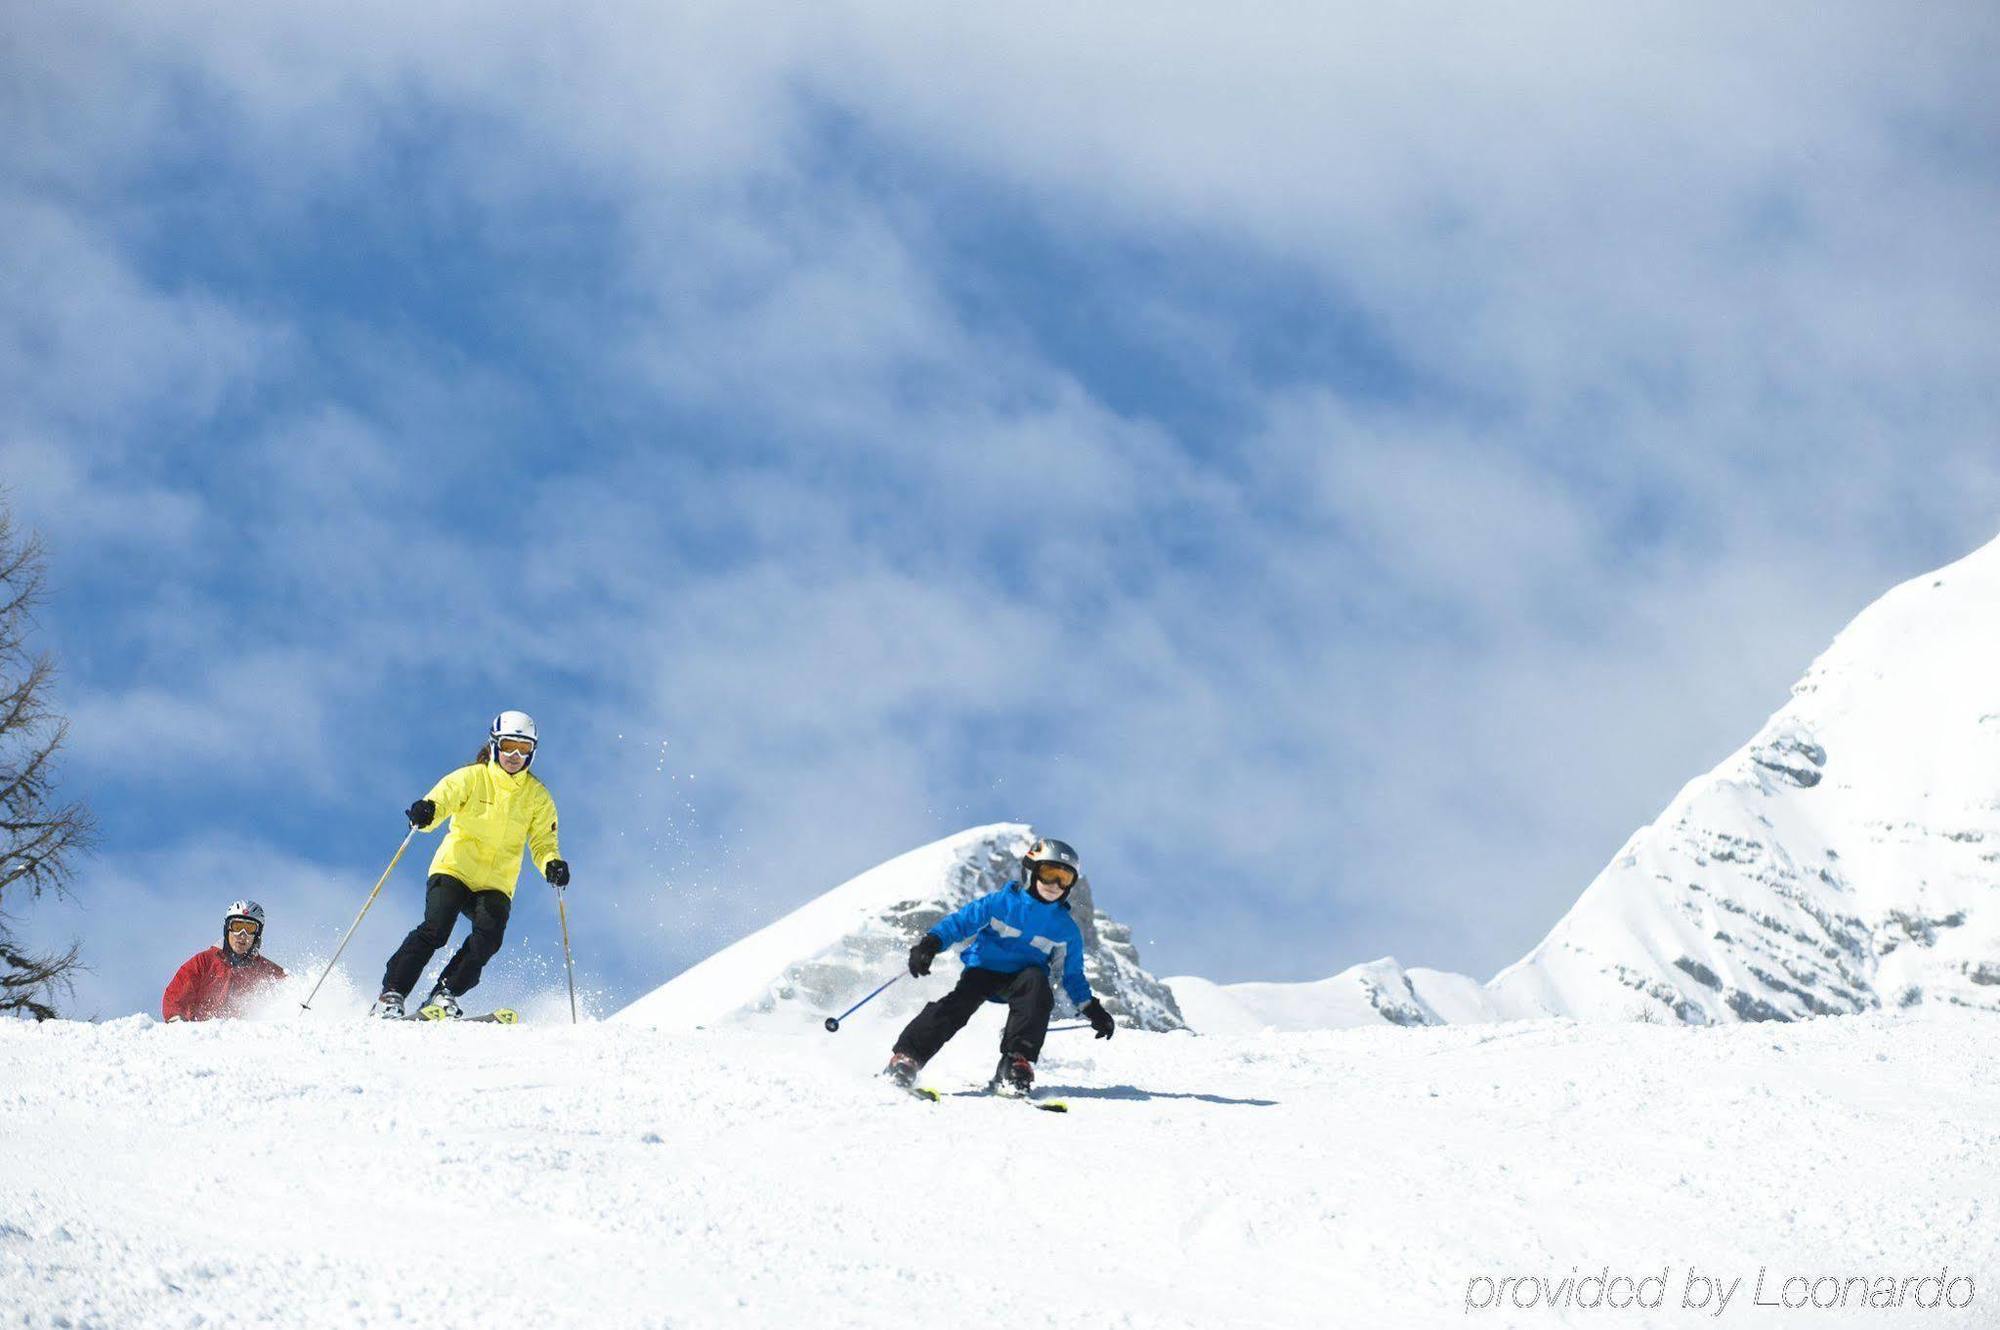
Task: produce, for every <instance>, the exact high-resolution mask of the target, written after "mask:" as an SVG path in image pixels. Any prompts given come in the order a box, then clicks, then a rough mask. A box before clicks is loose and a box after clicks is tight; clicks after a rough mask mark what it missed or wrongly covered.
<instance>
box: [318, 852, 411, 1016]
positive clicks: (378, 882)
mask: <svg viewBox="0 0 2000 1330" xmlns="http://www.w3.org/2000/svg"><path fill="white" fill-rule="evenodd" d="M416 834H417V829H416V828H415V827H411V828H410V829H409V830H408V831H406V832H404V833H403V843H402V844H401V845H398V846H397V847H396V853H395V855H394V856H393V857H391V858H390V860H389V866H388V867H387V868H385V869H383V870H382V876H380V877H378V878H376V879H375V890H374V891H371V892H369V893H368V899H367V900H365V901H363V902H361V914H357V915H355V916H354V922H353V923H351V924H349V925H348V926H347V936H346V937H344V938H342V939H340V945H339V946H337V947H335V948H334V949H333V959H332V960H330V961H328V962H327V963H326V969H325V970H323V971H321V972H320V976H319V984H323V983H325V982H326V977H327V975H330V974H332V973H333V967H334V966H336V965H338V964H339V963H340V953H341V952H343V951H346V950H347V944H348V942H349V941H351V940H352V939H353V937H354V930H355V929H357V928H359V927H361V919H362V916H363V915H366V914H367V913H368V907H369V906H371V905H373V904H374V903H375V897H376V895H377V894H379V893H380V892H381V890H382V884H383V883H384V882H387V881H388V880H389V874H391V873H393V872H395V871H396V862H397V860H399V859H401V858H402V857H403V851H404V850H407V849H409V848H410V837H412V836H414V835H416ZM319 984H314V985H313V991H312V992H310V993H308V994H306V1000H305V1001H304V1002H301V1003H299V1007H300V1009H301V1010H304V1011H311V1010H312V1004H313V999H314V998H316V997H318V996H319Z"/></svg>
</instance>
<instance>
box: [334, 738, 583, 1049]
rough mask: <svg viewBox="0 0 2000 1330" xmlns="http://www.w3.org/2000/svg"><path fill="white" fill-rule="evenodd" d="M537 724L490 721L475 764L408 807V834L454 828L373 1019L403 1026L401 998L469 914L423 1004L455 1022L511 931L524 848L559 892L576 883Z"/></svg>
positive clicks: (434, 863) (392, 962)
mask: <svg viewBox="0 0 2000 1330" xmlns="http://www.w3.org/2000/svg"><path fill="white" fill-rule="evenodd" d="M537 742H538V740H537V736H536V733H535V722H534V719H533V718H532V717H530V716H529V715H528V714H527V713H526V712H524V711H503V712H501V713H500V714H499V715H497V716H495V717H494V718H493V724H492V726H491V728H490V730H489V732H488V734H487V741H486V743H485V744H484V745H483V746H482V747H481V748H480V750H479V756H478V757H477V758H475V759H474V760H473V762H472V763H471V765H469V766H463V767H460V768H459V769H458V770H456V771H454V772H451V773H450V774H448V775H447V776H445V777H444V779H442V780H440V781H439V782H438V783H437V784H436V785H434V786H432V787H431V792H430V793H429V794H427V795H425V796H424V797H423V798H421V799H419V800H417V801H416V802H415V803H413V804H411V805H410V807H409V810H408V812H407V813H406V814H405V816H407V817H408V818H409V819H410V825H411V826H413V827H415V828H417V829H418V830H419V831H429V830H432V829H433V828H435V827H438V826H440V825H442V824H443V822H444V820H445V819H446V818H450V819H451V830H450V831H448V832H446V833H445V838H444V844H442V845H440V846H438V849H437V853H436V854H435V855H433V856H432V858H431V874H430V881H429V883H428V884H427V885H426V887H425V890H424V921H423V922H422V923H421V924H418V925H417V926H416V927H415V928H413V929H411V930H410V935H409V936H408V937H406V938H404V939H403V945H402V946H400V947H398V948H396V954H395V955H393V956H391V957H390V958H389V965H388V968H387V969H386V970H385V971H383V974H382V996H381V997H380V998H378V999H377V1000H376V1002H375V1006H374V1009H373V1011H371V1012H370V1014H371V1015H374V1016H383V1017H391V1018H393V1017H400V1016H402V1015H403V1014H404V1013H403V999H404V998H405V997H406V996H408V994H409V991H410V988H411V986H412V985H414V984H415V983H416V982H417V980H418V979H419V978H421V977H422V976H423V972H424V967H425V966H427V965H429V964H430V960H431V957H432V956H434V955H436V954H437V950H438V948H440V947H442V946H443V945H444V944H445V943H446V942H448V941H450V940H451V930H452V926H453V925H454V924H456V923H457V922H458V917H459V916H460V915H464V916H465V917H466V918H467V919H470V920H471V921H472V933H471V935H470V936H469V937H467V938H466V939H465V941H464V943H463V944H461V945H460V947H459V949H458V954H457V955H455V956H453V957H452V958H451V963H450V964H449V965H446V966H445V967H444V973H443V974H442V975H440V976H439V977H438V982H437V986H436V987H435V988H433V989H432V990H431V995H430V996H429V997H428V998H426V999H424V1002H423V1012H424V1014H425V1015H427V1016H430V1017H432V1018H433V1019H440V1018H442V1019H456V1018H457V1017H458V1016H459V1015H460V1011H459V1006H458V999H459V998H461V997H463V996H464V995H465V994H466V993H467V992H469V991H471V989H472V986H473V985H474V984H476V983H478V982H479V972H480V970H481V969H483V968H484V967H485V965H486V962H487V961H489V960H491V959H492V958H493V953H494V952H496V951H498V950H500V940H501V938H502V937H503V936H504V935H505V934H506V931H507V916H508V913H509V912H510V911H511V910H512V909H513V906H514V885H515V883H516V882H517V881H518V880H519V879H520V876H521V849H522V847H523V846H526V847H527V850H528V853H529V855H530V856H531V857H532V858H533V860H534V863H535V867H536V868H537V869H539V870H540V871H541V874H542V876H543V877H544V878H546V879H548V883H549V885H550V886H552V887H563V886H567V885H568V884H569V865H568V864H566V863H564V862H563V859H562V849H561V847H560V846H558V845H557V844H556V801H555V800H554V798H552V797H551V796H550V794H549V790H548V787H547V786H546V785H544V784H542V782H541V781H540V780H539V779H537V778H536V777H535V776H533V775H531V774H529V771H528V765H529V764H530V763H531V762H533V761H534V760H535V747H536V744H537Z"/></svg>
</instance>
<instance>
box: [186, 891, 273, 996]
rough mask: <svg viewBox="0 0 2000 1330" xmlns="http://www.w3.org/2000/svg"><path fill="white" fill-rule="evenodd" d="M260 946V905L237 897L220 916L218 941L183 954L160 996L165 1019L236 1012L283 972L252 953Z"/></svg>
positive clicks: (261, 909) (261, 911)
mask: <svg viewBox="0 0 2000 1330" xmlns="http://www.w3.org/2000/svg"><path fill="white" fill-rule="evenodd" d="M263 945H264V907H263V906H261V905H259V904H258V903H257V902H256V901H237V902H236V903H235V904H233V905H231V906H230V907H229V913H228V914H226V915H224V916H223V919H222V945H221V946H219V947H210V948H209V949H208V950H207V951H203V952H197V953H196V954H195V955H193V956H190V957H188V960H187V964H185V965H183V966H181V968H180V969H179V970H178V971H177V972H176V973H175V974H174V978H173V982H172V983H170V984H168V985H167V992H166V995H165V996H164V997H162V998H161V999H160V1015H161V1016H163V1017H165V1018H166V1019H167V1020H169V1021H209V1020H214V1019H215V1018H217V1017H218V1016H241V1015H243V1014H244V1013H245V1012H246V1011H247V1010H248V1008H249V1006H250V1003H251V1002H252V1001H253V1000H254V999H255V998H256V997H257V996H258V995H259V994H261V993H263V992H264V991H265V990H267V989H268V988H270V986H271V985H273V984H275V983H277V982H278V981H279V980H280V979H283V978H284V977H285V972H284V971H283V970H281V969H279V968H278V967H277V966H276V965H274V964H272V963H271V962H270V961H267V960H265V959H264V958H263V957H262V956H260V955H258V954H257V953H258V951H259V949H260V948H262V947H263Z"/></svg>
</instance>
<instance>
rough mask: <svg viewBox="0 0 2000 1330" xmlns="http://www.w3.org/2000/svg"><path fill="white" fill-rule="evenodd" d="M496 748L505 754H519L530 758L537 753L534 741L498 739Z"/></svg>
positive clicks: (495, 744)
mask: <svg viewBox="0 0 2000 1330" xmlns="http://www.w3.org/2000/svg"><path fill="white" fill-rule="evenodd" d="M494 747H496V748H498V749H499V750H500V751H501V752H503V753H518V754H520V755H521V756H522V757H530V756H533V754H534V751H535V741H534V740H533V739H496V740H495V741H494Z"/></svg>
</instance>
